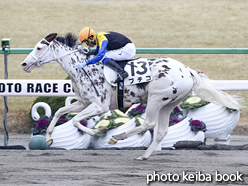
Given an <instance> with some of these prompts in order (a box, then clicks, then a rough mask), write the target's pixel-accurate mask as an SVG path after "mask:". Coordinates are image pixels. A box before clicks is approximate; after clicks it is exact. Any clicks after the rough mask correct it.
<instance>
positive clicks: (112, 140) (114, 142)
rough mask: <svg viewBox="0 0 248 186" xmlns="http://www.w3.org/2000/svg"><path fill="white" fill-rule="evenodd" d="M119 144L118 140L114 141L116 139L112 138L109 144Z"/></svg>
mask: <svg viewBox="0 0 248 186" xmlns="http://www.w3.org/2000/svg"><path fill="white" fill-rule="evenodd" d="M116 143H117V140H116V139H114V138H110V140H109V141H108V144H112V145H113V144H116Z"/></svg>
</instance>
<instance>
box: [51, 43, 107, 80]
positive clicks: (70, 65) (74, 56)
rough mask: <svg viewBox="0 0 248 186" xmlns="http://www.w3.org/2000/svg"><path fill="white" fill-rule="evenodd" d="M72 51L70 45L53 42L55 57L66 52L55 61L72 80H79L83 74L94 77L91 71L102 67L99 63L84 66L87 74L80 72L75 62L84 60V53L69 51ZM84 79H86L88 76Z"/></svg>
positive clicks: (99, 69)
mask: <svg viewBox="0 0 248 186" xmlns="http://www.w3.org/2000/svg"><path fill="white" fill-rule="evenodd" d="M72 51H73V49H72V48H70V47H67V46H63V45H62V44H60V43H57V42H56V43H54V52H55V55H56V57H60V56H64V55H66V54H68V55H66V56H64V57H62V58H60V59H58V60H57V62H58V63H59V64H60V65H61V66H62V68H63V69H64V70H65V71H66V73H67V74H68V75H69V76H70V78H71V79H72V80H74V82H79V81H81V80H82V79H85V78H83V76H90V77H91V78H94V76H93V73H91V72H92V71H95V70H98V71H101V70H102V69H103V68H102V66H101V65H94V67H93V65H89V66H86V67H84V69H85V71H86V72H89V73H88V74H87V75H86V74H85V73H80V72H79V70H78V68H77V66H76V64H77V63H82V62H84V61H86V55H85V54H83V53H81V52H74V53H71V52H72ZM91 57H93V56H91ZM80 79H81V80H80ZM86 79H88V77H87V78H86Z"/></svg>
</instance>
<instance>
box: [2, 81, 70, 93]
mask: <svg viewBox="0 0 248 186" xmlns="http://www.w3.org/2000/svg"><path fill="white" fill-rule="evenodd" d="M0 96H75V94H74V92H73V89H72V85H71V81H70V80H28V79H25V80H20V79H7V80H3V79H2V80H0Z"/></svg>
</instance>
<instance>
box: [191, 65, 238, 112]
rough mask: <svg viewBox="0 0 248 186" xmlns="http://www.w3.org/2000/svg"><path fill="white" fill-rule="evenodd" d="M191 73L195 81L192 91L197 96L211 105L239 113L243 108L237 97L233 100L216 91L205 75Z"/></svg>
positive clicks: (225, 94) (231, 97)
mask: <svg viewBox="0 0 248 186" xmlns="http://www.w3.org/2000/svg"><path fill="white" fill-rule="evenodd" d="M191 73H192V74H193V75H194V79H195V82H194V83H195V84H194V87H193V91H194V93H195V94H196V95H197V96H199V97H200V98H202V99H204V100H206V101H209V102H211V103H215V104H218V105H223V106H225V107H227V108H230V109H235V110H238V111H241V109H242V107H243V106H241V105H240V104H239V103H238V102H237V100H236V99H239V98H238V97H237V98H236V99H235V98H234V97H233V96H231V95H229V94H227V93H225V92H223V91H221V90H219V89H217V88H216V87H215V86H214V84H213V83H212V82H211V80H210V79H209V78H208V77H207V76H206V75H205V74H203V73H198V72H196V71H194V70H191Z"/></svg>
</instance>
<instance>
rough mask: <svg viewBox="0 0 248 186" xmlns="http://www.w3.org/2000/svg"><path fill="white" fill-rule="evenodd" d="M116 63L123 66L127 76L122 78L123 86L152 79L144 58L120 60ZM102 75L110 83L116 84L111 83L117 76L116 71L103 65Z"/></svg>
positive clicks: (114, 84) (115, 84)
mask: <svg viewBox="0 0 248 186" xmlns="http://www.w3.org/2000/svg"><path fill="white" fill-rule="evenodd" d="M118 64H119V65H120V66H122V67H124V69H125V71H126V72H127V73H128V77H127V78H125V79H124V85H125V86H126V85H135V84H139V83H145V82H149V81H151V80H152V76H151V71H150V67H149V64H148V60H147V59H146V58H138V59H133V60H128V61H122V62H118ZM104 75H105V78H106V80H107V81H108V82H109V83H110V84H111V85H113V86H117V83H113V82H114V81H115V80H116V78H117V72H115V71H113V70H112V69H111V68H109V67H108V66H107V65H104Z"/></svg>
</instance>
